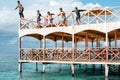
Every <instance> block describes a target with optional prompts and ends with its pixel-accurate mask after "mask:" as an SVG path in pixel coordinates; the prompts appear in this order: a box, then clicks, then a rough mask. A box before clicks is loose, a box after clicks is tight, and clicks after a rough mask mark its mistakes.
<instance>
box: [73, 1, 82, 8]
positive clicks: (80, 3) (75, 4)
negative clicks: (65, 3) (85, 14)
mask: <svg viewBox="0 0 120 80" xmlns="http://www.w3.org/2000/svg"><path fill="white" fill-rule="evenodd" d="M72 6H73V7H77V6H80V7H82V6H83V4H82V2H73V4H72Z"/></svg>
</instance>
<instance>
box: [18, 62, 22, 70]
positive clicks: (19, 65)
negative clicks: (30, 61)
mask: <svg viewBox="0 0 120 80" xmlns="http://www.w3.org/2000/svg"><path fill="white" fill-rule="evenodd" d="M18 71H19V72H22V62H18Z"/></svg>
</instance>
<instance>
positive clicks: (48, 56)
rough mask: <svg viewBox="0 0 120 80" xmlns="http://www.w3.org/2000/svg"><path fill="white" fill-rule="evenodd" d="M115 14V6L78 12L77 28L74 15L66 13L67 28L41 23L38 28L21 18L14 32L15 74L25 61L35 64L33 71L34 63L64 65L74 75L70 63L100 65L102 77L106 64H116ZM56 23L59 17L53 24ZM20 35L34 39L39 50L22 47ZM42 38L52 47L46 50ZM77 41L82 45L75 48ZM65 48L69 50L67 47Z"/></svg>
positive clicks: (119, 55) (119, 29)
mask: <svg viewBox="0 0 120 80" xmlns="http://www.w3.org/2000/svg"><path fill="white" fill-rule="evenodd" d="M119 11H120V9H119V7H113V8H92V9H89V10H87V11H84V12H82V15H83V16H82V17H81V22H80V25H76V22H75V15H74V13H70V14H67V15H68V16H69V17H67V26H60V25H56V27H46V26H45V25H44V21H43V22H41V25H42V27H41V28H37V27H36V25H37V23H36V22H35V21H34V19H30V20H28V19H21V20H20V23H19V30H18V31H19V32H18V33H19V38H18V43H19V60H18V63H19V71H20V72H21V71H22V64H23V63H28V62H35V63H36V69H37V68H38V66H37V63H58V64H61V63H65V64H66V63H67V64H70V65H71V71H72V75H74V64H93V66H94V65H95V64H101V65H104V66H105V76H108V72H109V66H108V65H109V64H110V65H116V64H117V65H120V47H119V46H118V41H119V40H120V13H119ZM58 21H59V18H57V19H55V21H54V22H58ZM24 36H29V37H33V38H35V39H37V40H38V41H39V42H40V44H38V45H40V47H38V48H22V47H21V38H22V37H24ZM46 39H50V40H52V41H54V44H53V45H54V48H46V45H47V43H46ZM58 40H61V44H62V47H61V48H57V45H58V44H57V41H58ZM69 42H71V43H69ZM80 42H82V43H84V44H85V46H83V47H79V45H78V44H79V43H80ZM65 43H66V44H67V45H66V46H64V44H65ZM31 44H32V43H31ZM101 44H104V45H101ZM68 45H72V47H71V48H68ZM44 66H45V65H44V64H43V72H44V70H45V69H44ZM119 68H120V67H119Z"/></svg>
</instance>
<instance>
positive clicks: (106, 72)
mask: <svg viewBox="0 0 120 80" xmlns="http://www.w3.org/2000/svg"><path fill="white" fill-rule="evenodd" d="M108 72H109V67H108V64H105V77H108Z"/></svg>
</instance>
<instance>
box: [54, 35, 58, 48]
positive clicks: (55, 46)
mask: <svg viewBox="0 0 120 80" xmlns="http://www.w3.org/2000/svg"><path fill="white" fill-rule="evenodd" d="M54 48H55V49H56V48H57V42H56V37H55V45H54Z"/></svg>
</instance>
